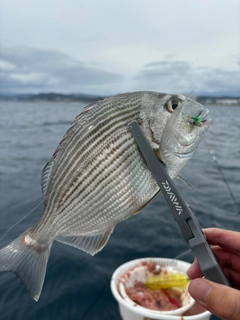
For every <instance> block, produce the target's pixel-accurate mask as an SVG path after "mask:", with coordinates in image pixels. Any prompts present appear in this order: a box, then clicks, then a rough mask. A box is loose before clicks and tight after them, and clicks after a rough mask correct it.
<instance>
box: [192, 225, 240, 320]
mask: <svg viewBox="0 0 240 320" xmlns="http://www.w3.org/2000/svg"><path fill="white" fill-rule="evenodd" d="M203 232H204V234H205V235H206V237H207V241H208V243H209V244H210V245H212V246H213V247H212V249H213V251H214V253H215V255H216V256H217V258H218V260H219V262H220V264H221V266H222V268H223V270H224V273H225V274H226V276H227V278H228V279H229V281H230V283H231V285H232V288H230V287H227V286H225V285H221V284H218V283H215V282H212V281H209V280H207V279H203V278H200V277H202V276H203V275H202V272H201V270H200V268H199V266H198V263H197V260H196V259H195V260H194V262H193V264H192V265H191V267H190V268H189V270H188V272H187V274H188V276H189V277H190V278H191V279H194V280H192V281H191V283H190V284H189V287H188V290H189V293H190V294H191V295H192V297H193V298H194V299H195V300H196V301H197V302H199V303H200V304H201V305H202V306H203V307H204V308H206V309H207V310H209V311H210V312H211V313H213V314H214V315H216V316H218V317H220V318H222V319H223V320H239V319H240V291H239V289H240V232H234V231H228V230H222V229H217V228H210V229H205V230H203Z"/></svg>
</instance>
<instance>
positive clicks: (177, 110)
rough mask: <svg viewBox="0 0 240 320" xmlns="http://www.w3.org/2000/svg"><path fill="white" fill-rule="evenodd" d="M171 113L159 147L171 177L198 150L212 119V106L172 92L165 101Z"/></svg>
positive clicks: (160, 155)
mask: <svg viewBox="0 0 240 320" xmlns="http://www.w3.org/2000/svg"><path fill="white" fill-rule="evenodd" d="M165 108H166V110H167V111H168V112H169V113H170V114H171V116H170V117H169V118H168V120H167V122H166V125H165V127H164V130H163V133H162V137H161V142H160V146H159V150H158V155H159V157H160V159H161V160H162V161H163V162H164V163H165V165H166V168H167V170H168V173H169V175H170V177H171V178H175V177H176V176H177V175H178V174H179V173H180V171H181V170H182V169H183V167H184V166H185V165H186V164H187V162H188V160H189V159H191V157H192V156H193V154H194V153H195V152H196V150H197V147H198V145H199V143H200V142H201V140H202V138H203V136H204V134H205V132H206V130H207V129H208V127H209V125H210V123H211V119H208V118H207V116H208V113H209V111H208V109H206V108H205V107H204V106H202V105H201V104H200V103H198V102H196V101H194V100H192V99H190V98H186V97H184V96H180V95H176V96H174V95H173V96H172V97H171V99H170V100H169V101H167V102H166V104H165Z"/></svg>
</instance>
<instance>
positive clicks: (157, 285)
mask: <svg viewBox="0 0 240 320" xmlns="http://www.w3.org/2000/svg"><path fill="white" fill-rule="evenodd" d="M189 282H190V279H189V278H188V277H187V276H186V275H184V274H181V273H169V274H159V275H156V276H151V277H149V278H148V279H147V281H146V283H145V284H146V286H147V287H148V288H150V289H153V290H158V289H169V288H172V287H184V286H186V285H187V284H188V283H189Z"/></svg>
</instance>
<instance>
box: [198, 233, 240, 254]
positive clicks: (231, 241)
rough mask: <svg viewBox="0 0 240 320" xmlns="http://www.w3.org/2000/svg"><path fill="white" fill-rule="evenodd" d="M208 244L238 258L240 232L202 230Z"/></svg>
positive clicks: (239, 252)
mask: <svg viewBox="0 0 240 320" xmlns="http://www.w3.org/2000/svg"><path fill="white" fill-rule="evenodd" d="M203 233H204V234H205V236H206V238H207V241H208V243H209V244H212V245H217V246H220V247H221V248H224V249H226V250H230V251H231V252H234V253H235V254H236V255H238V256H240V232H236V231H230V230H222V229H218V228H209V229H204V230H203Z"/></svg>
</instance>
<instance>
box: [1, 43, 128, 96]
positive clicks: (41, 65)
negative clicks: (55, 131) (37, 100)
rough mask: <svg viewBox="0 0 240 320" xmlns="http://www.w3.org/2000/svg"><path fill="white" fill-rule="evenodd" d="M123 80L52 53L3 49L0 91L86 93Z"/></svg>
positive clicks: (26, 49) (95, 67) (31, 49)
mask: <svg viewBox="0 0 240 320" xmlns="http://www.w3.org/2000/svg"><path fill="white" fill-rule="evenodd" d="M121 80H122V76H121V75H119V74H115V73H111V72H107V71H104V70H101V69H100V68H99V67H98V66H96V65H91V64H84V63H82V62H81V61H78V60H74V59H72V58H71V57H70V56H68V55H66V54H63V53H61V52H57V51H53V50H38V49H33V48H29V47H17V48H1V52H0V81H1V87H0V92H2V93H10V92H39V91H45V92H46V91H48V92H49V91H60V92H83V91H85V92H86V91H88V90H90V89H91V88H95V87H96V86H100V87H101V86H102V87H103V88H104V87H105V86H107V85H108V84H113V83H118V82H120V81H121Z"/></svg>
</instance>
